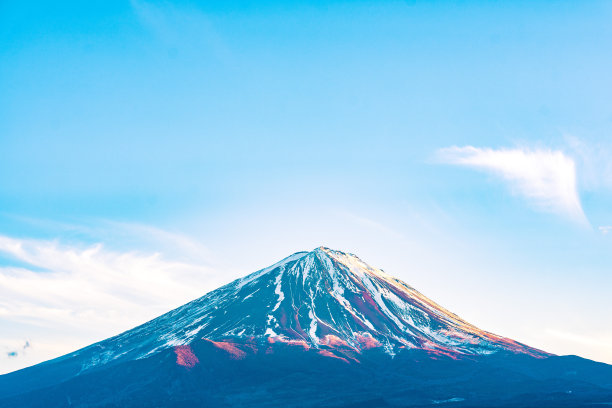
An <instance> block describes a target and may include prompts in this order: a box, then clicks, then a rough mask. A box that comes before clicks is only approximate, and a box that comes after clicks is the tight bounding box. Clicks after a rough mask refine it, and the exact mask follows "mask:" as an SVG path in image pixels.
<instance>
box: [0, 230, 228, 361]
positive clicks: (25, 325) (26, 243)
mask: <svg viewBox="0 0 612 408" xmlns="http://www.w3.org/2000/svg"><path fill="white" fill-rule="evenodd" d="M0 255H3V257H4V258H5V259H13V260H15V261H17V263H18V265H19V266H15V265H14V264H15V262H9V264H8V265H5V266H2V265H1V264H0V318H1V319H2V321H3V323H6V324H7V328H6V329H7V330H4V331H3V336H2V341H1V342H0V350H1V349H3V350H5V351H6V352H5V353H4V357H1V356H0V359H1V360H4V361H3V362H2V364H0V366H2V369H1V370H0V371H3V372H6V371H9V370H12V369H16V368H20V367H21V366H23V363H22V362H21V361H18V360H22V358H21V357H22V354H23V353H22V352H23V350H25V348H23V347H21V346H20V344H21V345H23V344H24V343H23V339H24V338H28V339H31V340H32V341H33V342H34V343H36V344H37V347H36V348H35V349H32V350H29V351H28V353H27V354H26V355H25V356H23V357H24V358H29V359H30V360H31V361H30V363H35V362H38V361H40V360H44V359H48V358H51V357H53V356H57V355H59V354H61V353H63V352H69V351H71V350H73V349H76V348H78V347H81V346H84V345H86V344H88V343H89V342H92V341H94V340H101V339H103V338H106V337H108V336H109V335H112V334H113V333H118V332H120V331H122V330H126V329H129V328H131V327H133V326H135V325H137V324H140V323H143V322H145V321H147V320H149V319H151V318H153V317H156V316H157V315H159V314H162V313H164V312H166V311H168V310H170V309H171V308H173V307H176V306H179V305H181V304H183V303H185V302H187V301H189V300H191V299H194V298H196V297H199V296H201V295H203V294H204V293H206V292H207V291H208V290H211V289H214V288H215V287H217V286H218V285H220V284H221V283H223V279H224V276H223V274H221V273H219V271H213V270H211V269H210V268H208V267H206V266H201V265H199V264H194V263H186V262H178V261H172V260H169V259H166V258H165V257H163V256H162V255H161V254H159V253H140V252H118V251H113V250H109V249H107V248H106V247H105V246H104V245H102V244H94V245H87V246H74V245H66V244H62V243H60V242H58V241H53V240H34V239H18V238H13V237H8V236H1V235H0ZM126 311H129V313H126ZM9 330H10V332H9ZM49 333H56V334H57V335H58V336H59V337H57V338H54V339H51V338H52V337H53V336H50V335H49ZM19 339H21V340H19ZM25 344H26V345H27V346H28V347H29V344H30V343H29V342H27V343H25ZM28 347H26V348H28ZM15 357H20V358H19V359H17V358H15ZM9 360H10V361H9Z"/></svg>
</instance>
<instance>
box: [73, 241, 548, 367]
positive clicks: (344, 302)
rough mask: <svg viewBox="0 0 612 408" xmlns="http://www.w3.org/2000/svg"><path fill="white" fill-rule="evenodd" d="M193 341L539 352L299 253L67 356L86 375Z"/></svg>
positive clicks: (355, 349) (376, 276)
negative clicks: (77, 359)
mask: <svg viewBox="0 0 612 408" xmlns="http://www.w3.org/2000/svg"><path fill="white" fill-rule="evenodd" d="M196 341H210V342H212V344H214V345H215V346H217V347H219V348H223V349H225V350H228V351H231V352H233V353H234V354H235V356H236V357H239V356H244V354H246V353H249V352H250V350H252V349H253V346H262V345H266V344H268V343H281V342H282V343H286V344H289V345H293V346H299V347H302V348H304V349H314V350H318V351H320V352H321V353H322V354H324V355H327V356H329V357H340V358H344V359H349V358H352V359H353V360H355V359H358V356H357V355H356V353H357V354H358V353H360V352H361V351H363V350H366V349H375V348H377V349H378V348H379V349H380V350H381V351H383V352H384V353H387V354H389V355H394V354H396V353H397V352H398V350H400V349H423V350H427V351H429V352H431V353H438V354H445V355H449V356H457V355H461V354H468V355H469V354H491V353H495V352H498V351H506V352H512V353H523V354H528V355H531V356H536V357H543V356H546V355H548V354H547V353H545V352H542V351H540V350H537V349H534V348H531V347H528V346H525V345H523V344H520V343H517V342H515V341H513V340H510V339H506V338H503V337H500V336H497V335H494V334H491V333H488V332H485V331H482V330H480V329H478V328H476V327H475V326H473V325H471V324H469V323H467V322H466V321H464V320H462V319H461V318H459V317H458V316H456V315H454V314H452V313H451V312H449V311H448V310H446V309H444V308H442V307H441V306H438V305H437V304H436V303H434V302H433V301H431V300H430V299H428V298H427V297H425V296H423V295H422V294H421V293H419V292H418V291H416V290H415V289H413V288H412V287H410V286H408V285H407V284H405V283H404V282H402V281H400V280H398V279H396V278H393V277H392V276H390V275H388V274H386V273H385V272H383V271H382V270H380V269H377V268H374V267H371V266H369V265H368V264H366V263H365V262H363V261H362V260H361V259H359V258H358V257H357V256H355V255H353V254H348V253H345V252H341V251H335V250H332V249H329V248H325V247H319V248H316V249H314V250H313V251H310V252H297V253H295V254H293V255H291V256H289V257H287V258H285V259H283V260H281V261H280V262H277V263H275V264H274V265H272V266H269V267H267V268H264V269H262V270H260V271H257V272H255V273H252V274H250V275H248V276H246V277H244V278H242V279H238V280H235V281H234V282H231V283H229V284H227V285H225V286H223V287H221V288H219V289H217V290H214V291H212V292H209V293H208V294H206V295H204V296H202V297H201V298H199V299H197V300H194V301H192V302H190V303H187V304H186V305H184V306H181V307H179V308H177V309H175V310H173V311H171V312H169V313H166V314H164V315H162V316H160V317H158V318H157V319H154V320H152V321H150V322H148V323H146V324H144V325H142V326H139V327H137V328H135V329H133V330H130V331H127V332H125V333H123V334H120V335H119V336H116V337H113V338H111V339H108V340H106V341H103V342H101V343H97V344H95V345H93V346H91V347H89V348H86V349H83V350H81V351H79V352H76V353H74V354H73V355H72V356H74V357H77V356H79V357H80V358H81V359H82V358H83V357H86V359H85V363H84V365H83V367H82V369H83V370H87V369H90V368H93V367H96V366H98V365H100V364H105V363H107V362H113V361H116V360H126V359H140V358H145V357H148V356H151V355H153V354H155V353H157V352H159V351H161V350H164V349H168V348H172V347H180V348H179V350H183V351H182V352H183V353H184V352H185V350H186V348H185V346H189V345H190V344H191V343H193V342H196Z"/></svg>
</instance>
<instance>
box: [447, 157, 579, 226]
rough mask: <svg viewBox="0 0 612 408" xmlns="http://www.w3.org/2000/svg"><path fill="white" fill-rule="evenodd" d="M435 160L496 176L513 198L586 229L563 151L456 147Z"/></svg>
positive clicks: (571, 167) (569, 160)
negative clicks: (515, 197)
mask: <svg viewBox="0 0 612 408" xmlns="http://www.w3.org/2000/svg"><path fill="white" fill-rule="evenodd" d="M438 157H439V158H440V159H441V160H442V161H443V162H445V163H449V164H456V165H462V166H468V167H473V168H476V169H481V170H485V171H488V172H491V173H493V174H495V175H498V176H500V177H501V178H502V179H504V180H505V181H506V182H507V183H508V184H509V186H510V189H511V191H512V192H513V193H514V194H516V195H520V196H522V197H524V198H525V199H527V200H528V201H529V202H530V203H531V204H532V205H534V206H535V207H537V208H538V209H540V210H543V211H547V212H552V213H556V214H559V215H563V216H566V217H568V218H570V219H572V220H573V221H575V222H578V223H580V224H584V225H588V221H587V219H586V217H585V215H584V212H583V210H582V205H581V203H580V197H579V196H578V190H577V186H576V166H575V164H574V160H573V159H572V158H571V157H568V156H567V155H565V154H564V153H563V152H562V151H559V150H542V149H538V150H528V149H518V148H517V149H497V150H495V149H490V148H477V147H473V146H465V147H456V146H455V147H448V148H445V149H440V150H439V151H438Z"/></svg>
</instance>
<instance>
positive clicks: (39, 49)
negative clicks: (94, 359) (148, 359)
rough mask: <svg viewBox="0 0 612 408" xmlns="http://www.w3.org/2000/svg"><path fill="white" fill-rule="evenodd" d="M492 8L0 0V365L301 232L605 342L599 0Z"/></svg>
mask: <svg viewBox="0 0 612 408" xmlns="http://www.w3.org/2000/svg"><path fill="white" fill-rule="evenodd" d="M55 3H62V4H55ZM500 3H501V2H495V4H494V3H493V2H484V1H483V2H475V1H453V2H445V1H432V2H419V3H416V2H412V1H407V2H384V1H377V2H354V1H353V2H302V3H301V4H299V5H298V4H292V3H291V2H288V1H283V2H273V1H270V2H266V1H263V2H262V1H257V2H227V1H224V2H196V1H190V2H188V1H177V2H156V3H153V2H145V1H132V2H130V1H100V2H77V1H74V2H71V1H63V2H40V3H39V2H28V1H13V2H7V1H5V2H0V373H3V372H8V371H11V370H15V369H18V368H21V367H24V366H27V365H31V364H34V363H37V362H40V361H43V360H46V359H49V358H52V357H56V356H59V355H61V354H64V353H67V352H69V351H72V350H74V349H76V348H78V347H82V346H85V345H87V344H89V343H92V342H94V341H98V340H101V339H104V338H106V337H109V336H111V335H114V334H117V333H119V332H121V331H123V330H126V329H129V328H131V327H133V326H135V325H137V324H139V323H141V322H144V321H146V320H148V319H150V318H153V317H155V316H157V315H159V314H161V313H163V312H165V311H167V310H169V309H170V308H172V307H175V306H179V305H181V304H183V303H185V302H186V301H189V300H191V299H193V298H195V297H198V296H201V295H203V294H204V293H205V292H207V291H209V290H211V289H214V288H215V287H217V286H218V285H220V284H222V283H226V282H228V281H230V280H232V279H234V278H236V277H238V276H241V275H243V274H246V273H248V272H252V271H254V270H256V269H259V268H262V267H264V266H267V265H270V264H272V263H274V262H276V261H277V260H279V259H281V258H283V257H285V256H287V255H289V254H291V253H293V252H296V251H300V250H309V249H312V248H314V247H317V246H319V245H325V246H329V247H332V248H334V249H339V250H345V251H350V252H353V253H355V254H357V255H359V256H360V257H361V258H362V259H363V260H365V261H366V262H368V263H370V264H372V265H375V266H378V267H381V268H383V269H385V270H386V271H387V272H389V273H391V274H392V275H395V276H397V277H399V278H401V279H403V280H405V281H406V282H408V283H409V284H411V285H413V286H414V287H415V288H417V289H418V290H420V291H421V292H423V293H424V294H425V295H427V296H429V297H431V298H432V299H434V300H435V301H437V302H438V303H440V304H441V305H443V306H445V307H447V308H449V309H450V310H452V311H454V312H455V313H457V314H459V315H460V316H462V317H463V318H465V319H466V320H468V321H470V322H472V323H474V324H476V325H477V326H479V327H481V328H483V329H485V330H489V331H493V332H495V333H498V334H501V335H504V336H508V337H512V338H514V339H516V340H519V341H522V342H526V343H527V344H529V345H532V346H535V347H539V348H542V349H545V350H547V351H550V352H554V353H559V354H578V355H581V356H584V357H588V358H592V359H595V360H598V361H606V362H608V363H612V325H611V324H610V315H612V296H611V295H610V291H611V289H612V272H611V268H610V265H611V261H612V227H610V226H612V213H611V211H610V209H611V208H612V162H611V158H612V98H610V95H612V76H611V75H610V72H612V53H611V52H610V50H611V49H612V4H611V3H610V2H605V1H581V2H569V1H568V2H564V1H558V2H545V1H542V2H540V1H524V2H521V1H518V2H505V3H504V4H500ZM609 231H610V233H608V232H609Z"/></svg>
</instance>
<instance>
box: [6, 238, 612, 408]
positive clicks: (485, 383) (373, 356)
mask: <svg viewBox="0 0 612 408" xmlns="http://www.w3.org/2000/svg"><path fill="white" fill-rule="evenodd" d="M610 402H612V367H611V366H609V365H606V364H601V363H595V362H592V361H589V360H585V359H581V358H579V357H575V358H573V357H568V356H561V357H558V356H554V355H552V354H550V353H547V352H545V351H541V350H538V349H535V348H532V347H529V346H527V345H524V344H521V343H518V342H516V341H514V340H511V339H508V338H505V337H501V336H498V335H495V334H493V333H489V332H487V331H484V330H481V329H479V328H477V327H475V326H473V325H471V324H470V323H468V322H466V321H465V320H463V319H461V318H460V317H458V316H457V315H455V314H453V313H451V312H450V311H448V310H446V309H444V308H443V307H441V306H439V305H438V304H437V303H435V302H433V301H432V300H430V299H429V298H427V297H426V296H424V295H423V294H421V293H420V292H418V291H417V290H416V289H414V288H412V287H411V286H409V285H408V284H406V283H404V282H402V281H401V280H399V279H396V278H394V277H393V276H392V275H390V274H388V273H386V272H384V271H382V270H380V269H377V268H374V267H371V266H369V265H368V264H367V263H365V262H364V261H362V260H361V259H359V258H358V257H357V256H356V255H353V254H348V253H344V252H341V251H335V250H332V249H329V248H325V247H318V248H315V249H314V250H312V251H302V252H297V253H295V254H292V255H290V256H288V257H286V258H284V259H282V260H281V261H279V262H276V263H275V264H273V265H271V266H269V267H267V268H263V269H261V270H259V271H256V272H254V273H251V274H249V275H246V276H244V277H242V278H239V279H236V280H234V281H232V282H230V283H228V284H226V285H224V286H222V287H220V288H217V289H215V290H213V291H210V292H208V293H206V294H205V295H204V296H202V297H200V298H198V299H195V300H193V301H191V302H189V303H187V304H185V305H183V306H180V307H178V308H176V309H174V310H171V311H170V312H168V313H165V314H163V315H161V316H159V317H157V318H155V319H153V320H151V321H149V322H146V323H144V324H142V325H140V326H138V327H135V328H134V329H131V330H128V331H125V332H123V333H121V334H119V335H117V336H114V337H111V338H109V339H106V340H103V341H101V342H98V343H95V344H92V345H90V346H88V347H85V348H83V349H80V350H77V351H75V352H73V353H70V354H67V355H65V356H62V357H59V358H57V359H54V360H50V361H47V362H44V363H41V364H38V365H36V366H33V367H29V368H26V369H23V370H20V371H16V372H13V373H10V374H5V375H2V376H0V406H3V407H5V406H6V407H15V408H16V407H19V408H22V407H28V408H33V407H41V408H42V407H45V408H49V407H58V408H59V407H65V406H71V407H72V406H78V407H97V408H110V407H130V408H131V407H133V408H136V407H159V406H167V407H191V406H193V407H196V406H198V407H199V406H211V407H279V408H280V407H320V406H327V407H349V406H352V407H356V406H363V407H377V406H381V407H397V408H400V407H423V406H430V405H432V404H435V405H438V404H448V403H452V404H453V406H457V407H493V406H498V407H528V406H536V405H537V406H559V407H576V406H592V404H594V403H596V404H608V403H610Z"/></svg>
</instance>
